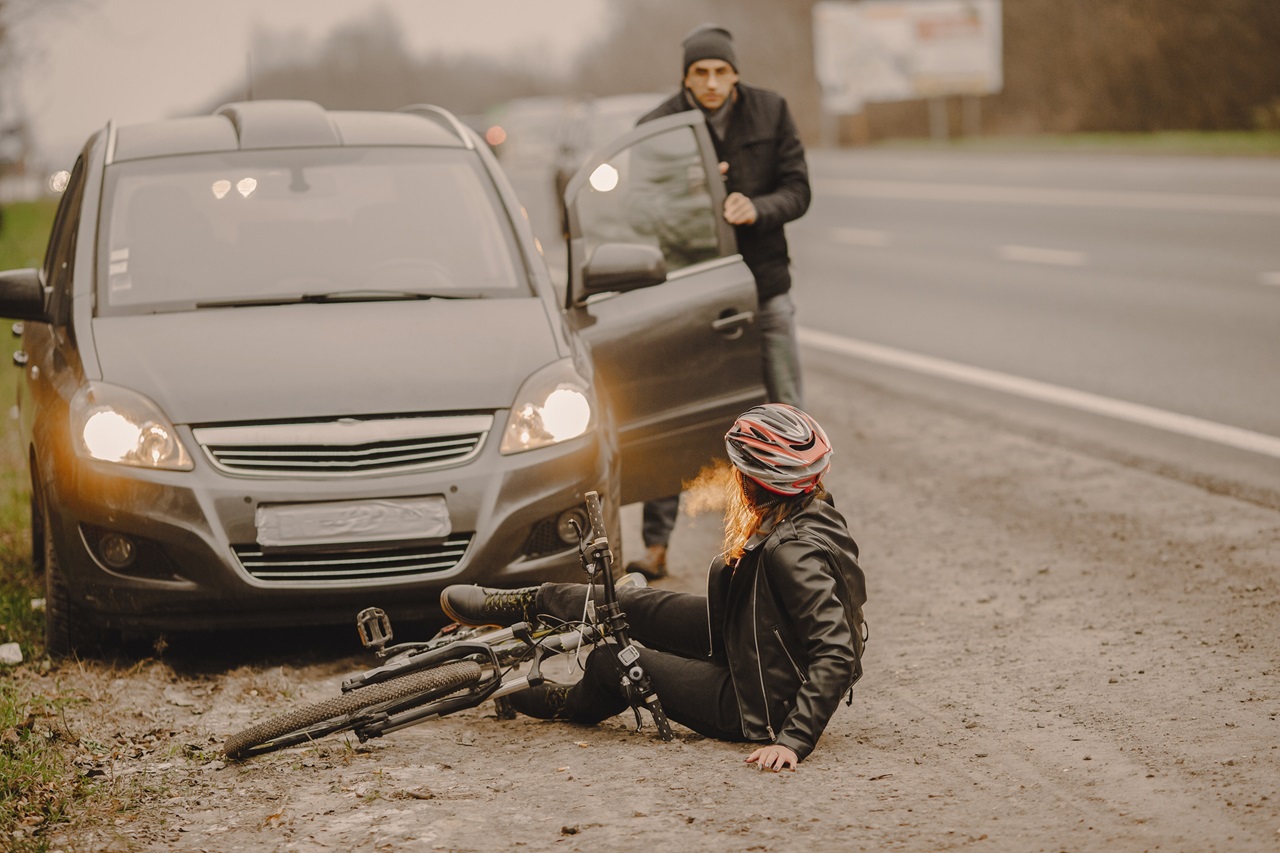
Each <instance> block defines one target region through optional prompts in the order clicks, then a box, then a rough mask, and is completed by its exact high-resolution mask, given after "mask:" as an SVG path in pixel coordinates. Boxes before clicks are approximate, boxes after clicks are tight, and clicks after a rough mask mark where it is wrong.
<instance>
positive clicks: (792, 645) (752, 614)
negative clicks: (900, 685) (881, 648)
mask: <svg viewBox="0 0 1280 853" xmlns="http://www.w3.org/2000/svg"><path fill="white" fill-rule="evenodd" d="M857 557H858V545H857V543H856V542H854V540H853V537H852V536H851V535H850V534H849V529H848V527H847V526H846V524H845V520H844V517H843V516H842V515H841V514H840V513H839V512H838V511H837V510H836V508H835V506H833V505H832V504H831V503H830V500H829V499H821V498H820V499H815V500H813V501H812V502H811V503H810V504H809V505H808V506H806V507H804V508H803V509H802V510H800V511H799V512H796V513H793V514H792V516H791V517H789V518H786V519H784V520H783V521H782V522H780V523H779V524H778V525H776V526H775V527H774V529H773V530H772V531H768V532H767V533H758V534H756V535H755V536H754V537H752V539H751V541H750V542H748V544H747V553H746V554H745V555H744V556H743V557H742V559H741V560H739V561H738V564H737V566H736V567H733V566H723V567H717V568H713V569H712V571H711V572H710V573H709V576H708V583H707V618H708V621H709V625H708V629H709V631H710V634H711V637H712V656H713V657H715V658H718V659H721V660H723V661H725V662H726V663H727V664H728V666H729V671H730V674H731V675H732V679H733V687H734V691H735V693H736V694H737V698H738V709H739V711H740V713H741V715H742V729H743V731H742V733H743V736H744V737H746V738H747V739H748V740H755V741H765V740H767V741H772V742H774V743H778V744H781V745H783V746H785V747H787V748H789V749H791V750H792V751H793V752H795V754H796V756H797V757H799V758H800V759H801V760H804V758H805V756H807V755H808V754H809V753H810V752H812V751H813V748H814V746H815V745H816V744H817V742H818V738H819V737H820V736H821V735H822V732H823V730H824V729H825V728H826V727H827V722H828V721H829V720H830V719H831V715H832V714H833V713H835V710H836V707H837V706H838V705H839V704H840V700H841V698H842V697H843V696H844V694H845V692H846V691H847V690H848V689H849V687H850V686H852V684H853V682H854V681H856V680H857V679H858V677H860V676H861V674H862V665H861V662H860V658H861V656H862V642H863V635H862V606H863V604H865V603H866V600H867V589H866V580H865V578H864V576H863V573H862V569H861V568H860V567H859V566H858V559H857Z"/></svg>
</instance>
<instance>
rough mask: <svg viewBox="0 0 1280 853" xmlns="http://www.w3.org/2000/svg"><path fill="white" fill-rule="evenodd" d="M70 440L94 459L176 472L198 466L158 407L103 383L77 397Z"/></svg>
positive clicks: (83, 452) (137, 394) (84, 389)
mask: <svg viewBox="0 0 1280 853" xmlns="http://www.w3.org/2000/svg"><path fill="white" fill-rule="evenodd" d="M71 440H72V442H73V444H74V445H75V448H76V453H78V454H79V455H81V456H87V457H89V458H90V459H101V460H102V461H104V462H119V463H120V464H122V465H137V466H140V467H143V468H166V469H169V470H171V471H190V470H191V469H192V468H194V467H195V466H194V465H193V464H192V462H191V457H190V456H188V455H187V451H186V449H185V448H184V447H183V446H182V442H181V441H180V440H179V439H178V431H177V430H175V429H174V428H173V424H171V423H170V422H169V419H168V418H166V417H165V416H164V413H163V412H161V411H160V407H159V406H157V405H156V404H155V403H153V402H151V401H150V400H148V399H147V398H146V397H144V396H142V395H141V394H139V393H137V392H136V391H130V390H129V389H127V388H120V387H118V386H115V385H107V384H106V383H104V382H92V383H90V384H89V386H88V387H87V388H82V389H81V390H80V391H79V392H78V393H77V394H76V395H75V397H73V398H72V400H71Z"/></svg>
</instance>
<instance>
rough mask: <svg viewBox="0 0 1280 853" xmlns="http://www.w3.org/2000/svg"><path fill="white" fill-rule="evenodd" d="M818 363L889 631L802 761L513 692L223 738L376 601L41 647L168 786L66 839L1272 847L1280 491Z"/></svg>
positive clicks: (414, 844)
mask: <svg viewBox="0 0 1280 853" xmlns="http://www.w3.org/2000/svg"><path fill="white" fill-rule="evenodd" d="M808 381H809V384H810V390H809V393H810V398H811V399H812V400H814V401H817V402H814V403H813V404H812V406H811V409H812V411H813V412H814V414H815V415H816V416H817V417H818V418H819V419H820V420H821V421H822V422H823V423H824V424H825V425H827V426H828V428H829V430H830V432H831V433H832V440H833V442H834V444H835V446H836V448H837V454H838V455H837V460H836V465H835V468H834V469H833V473H832V476H831V480H830V485H831V488H832V491H833V493H834V494H835V495H836V497H837V501H838V504H839V505H840V507H841V508H842V509H843V510H844V511H845V513H846V515H847V516H848V518H849V519H850V522H851V525H852V526H853V529H854V531H855V535H856V536H857V538H858V541H859V543H860V544H861V546H862V549H863V565H864V567H865V569H866V572H867V577H868V581H869V587H870V603H869V604H868V607H867V611H866V612H867V617H868V619H869V622H870V627H871V641H870V643H869V644H868V647H867V657H866V660H865V667H866V677H865V678H864V680H863V682H862V683H861V684H860V685H859V686H858V687H857V688H856V690H855V697H854V703H853V705H852V707H845V706H843V705H842V706H841V708H840V710H839V711H838V712H837V714H836V716H835V718H834V720H833V721H832V723H831V725H830V727H829V728H828V730H827V732H826V734H825V736H824V737H823V739H822V741H821V743H820V744H819V745H818V748H817V750H816V751H815V752H814V753H813V755H812V756H811V757H810V758H809V759H808V760H807V761H806V762H804V764H803V765H801V767H800V769H799V771H798V772H796V773H782V774H776V775H775V774H770V773H760V772H758V771H754V770H751V769H747V768H746V767H745V766H744V765H743V758H745V756H746V753H747V751H746V749H744V748H743V747H742V746H741V745H735V744H723V743H718V742H715V741H710V740H706V739H703V738H700V737H697V736H695V735H693V734H692V733H690V732H688V731H687V730H681V731H680V734H679V737H678V739H677V741H676V742H675V743H673V744H669V745H664V744H662V743H660V742H659V741H657V740H656V738H655V737H654V736H653V733H652V729H649V730H646V731H644V732H641V733H639V734H636V733H634V732H633V731H632V730H631V726H630V722H631V721H630V716H629V715H627V716H625V717H618V718H616V719H614V720H612V721H610V722H608V723H607V724H605V725H602V726H599V727H596V728H584V727H576V726H570V725H565V724H554V723H545V722H538V721H534V720H530V719H527V718H518V719H515V720H512V721H500V720H497V719H496V718H495V717H494V714H493V709H492V705H488V706H486V707H483V708H481V709H477V710H475V711H471V712H466V713H462V714H459V715H456V716H454V717H450V718H447V719H444V720H440V721H435V722H432V723H428V724H425V725H421V726H417V727H415V728H412V729H408V730H406V731H402V732H398V733H395V734H393V735H389V736H387V737H386V738H383V739H381V740H379V741H373V742H370V743H368V744H365V745H360V744H358V743H356V742H355V741H354V740H351V741H344V740H342V739H339V738H331V739H329V740H330V741H331V742H328V743H322V744H319V745H317V746H314V747H308V748H294V749H290V750H286V751H284V752H282V753H277V754H274V755H270V756H264V757H260V758H256V759H251V760H249V761H246V762H243V763H235V762H227V761H225V760H223V759H222V758H221V757H220V756H219V754H218V749H219V745H220V743H221V742H222V740H223V739H224V738H225V737H226V735H228V734H229V733H231V732H233V731H235V730H238V729H240V728H242V727H244V726H246V725H248V724H249V723H251V722H253V721H255V720H258V719H260V718H262V717H263V716H265V715H268V714H272V713H275V712H278V711H280V710H282V709H284V708H285V707H287V706H289V705H291V704H298V703H301V702H309V701H314V700H317V699H320V698H324V697H326V696H329V695H333V694H334V693H336V692H337V690H338V685H339V683H340V681H341V680H342V678H343V677H344V676H345V675H346V674H348V673H350V672H352V671H355V670H357V669H360V668H363V667H364V666H365V665H366V663H367V661H366V659H365V658H363V657H360V656H355V655H353V653H354V652H356V651H358V645H357V644H356V642H355V637H354V632H353V631H352V632H348V633H344V634H343V636H342V637H341V638H339V639H337V640H335V639H334V638H333V637H326V638H320V639H316V640H315V643H316V644H320V645H319V646H318V647H317V648H306V647H303V646H302V645H300V644H299V643H298V642H297V641H295V643H294V644H293V645H291V646H289V647H281V648H278V649H275V650H272V651H271V652H270V653H269V654H267V655H262V654H250V653H246V652H243V651H241V652H235V651H224V652H222V653H220V654H212V653H210V652H209V650H208V648H207V647H203V646H200V645H197V646H196V647H194V648H193V647H190V646H187V647H179V646H175V647H173V648H171V649H170V650H168V652H166V653H165V654H164V656H163V657H162V658H161V659H160V661H154V662H145V663H142V664H139V665H137V666H135V667H133V668H130V669H124V668H120V667H110V666H106V665H102V664H83V665H80V666H72V665H64V666H60V667H57V668H55V669H54V670H52V671H50V672H48V673H45V674H39V673H38V671H37V669H36V668H34V667H31V666H28V667H24V668H23V669H22V670H21V672H20V675H19V677H22V678H29V679H34V680H36V681H38V682H41V683H43V684H45V685H47V686H52V685H53V684H54V683H55V682H56V683H59V684H61V685H63V686H64V687H71V688H73V689H75V690H76V691H78V692H79V693H81V694H82V695H83V696H85V697H87V698H88V699H90V700H91V701H90V702H88V703H87V704H82V705H78V706H75V707H71V708H68V709H67V711H66V716H65V719H63V720H59V721H56V726H57V727H58V728H59V729H60V730H61V731H63V732H65V733H66V736H67V737H69V738H71V739H72V740H73V742H74V739H75V738H79V739H80V741H79V742H80V744H81V746H80V749H81V750H82V752H83V754H84V769H85V771H86V772H90V773H95V774H101V775H102V776H103V778H104V779H106V780H108V781H111V780H115V781H116V783H117V784H125V783H128V782H130V781H131V780H132V781H138V780H143V782H144V785H145V787H146V788H148V789H149V790H150V793H149V794H148V795H147V796H146V798H145V804H144V805H143V807H142V808H141V809H139V810H136V811H130V812H127V813H122V814H119V815H117V816H114V818H113V819H112V820H111V821H110V822H109V823H108V825H105V826H102V825H97V826H93V825H87V824H86V822H85V821H77V822H74V823H73V824H72V825H71V827H69V828H67V829H63V830H60V831H59V832H58V833H57V834H56V835H55V836H54V849H61V850H64V851H79V850H111V851H117V850H118V851H144V850H145V851H151V850H191V851H195V850H206V851H234V850H255V851H256V850H269V851H288V850H360V851H380V850H450V851H454V850H458V851H464V850H476V851H480V850H484V851H488V850H507V849H529V850H544V849H559V850H582V851H588V850H603V849H612V850H655V851H656V850H677V849H698V850H762V851H790V850H805V851H828V850H832V851H834V850H842V851H843V850H851V849H867V850H913V851H935V850H956V849H972V850H1018V851H1036V850H1046V851H1057V850H1105V851H1121V853H1124V851H1145V850H1176V851H1214V850H1217V851H1233V853H1234V851H1253V850H1257V851H1274V850H1277V849H1280V719H1278V716H1280V679H1278V675H1280V635H1278V634H1277V632H1276V630H1275V626H1276V624H1277V623H1278V622H1280V590H1278V586H1277V585H1278V583H1280V577H1278V573H1277V569H1278V568H1280V512H1277V511H1276V510H1274V509H1269V508H1265V507H1261V506H1258V505H1257V504H1253V503H1248V502H1245V501H1241V500H1237V499H1234V498H1231V497H1226V496H1222V495H1216V494H1210V493H1208V492H1206V491H1203V490H1201V489H1199V488H1197V487H1195V486H1192V485H1188V484H1186V483H1183V482H1179V481H1177V480H1173V479H1167V478H1164V477H1160V476H1157V475H1154V474H1150V473H1146V472H1144V471H1141V470H1136V469H1134V468H1130V467H1126V466H1124V465H1122V464H1118V463H1116V462H1114V461H1108V460H1106V459H1103V458H1099V457H1096V456H1094V455H1091V454H1089V453H1085V452H1081V451H1079V450H1076V449H1070V448H1067V447H1064V446H1060V445H1057V444H1054V443H1050V442H1047V441H1046V440H1044V439H1040V438H1035V437H1031V436H1029V435H1024V434H1021V433H1019V432H1017V431H1013V430H1006V429H1003V428H1002V427H1001V426H1000V425H999V424H993V423H991V422H990V421H989V420H975V419H973V418H969V417H966V416H964V415H963V413H961V412H958V411H948V410H946V409H943V408H939V407H938V406H936V405H935V404H932V403H926V402H924V401H923V400H921V399H917V398H911V397H907V396H903V395H901V394H898V393H895V392H894V391H892V390H890V389H888V388H886V387H882V386H879V385H876V384H872V383H869V382H867V381H864V380H862V379H860V378H859V377H858V376H857V374H855V373H846V372H842V370H841V369H837V368H831V367H829V366H817V367H814V368H813V369H811V370H810V372H809V374H808ZM629 518H630V519H631V520H632V522H634V518H635V517H634V513H633V514H632V515H631V516H629ZM719 533H720V531H719V527H718V524H717V522H716V519H714V518H712V517H710V516H700V517H695V518H683V519H682V522H681V526H680V528H679V529H678V530H677V533H676V538H675V540H674V542H673V552H672V559H673V563H674V575H675V576H674V578H673V579H672V580H669V581H665V582H664V583H665V584H666V585H668V586H671V587H673V588H683V589H690V590H697V589H700V587H701V584H702V582H703V577H704V572H705V567H706V561H707V560H709V559H710V558H711V556H712V555H713V554H715V553H716V552H717V550H718V548H717V541H718V537H719ZM626 535H627V536H628V537H629V538H628V541H629V542H631V543H632V544H633V545H635V544H638V538H639V537H638V535H637V531H636V530H628V531H627V532H626ZM352 605H353V611H354V609H356V608H357V607H358V606H360V605H361V602H352ZM308 642H310V641H308ZM42 724H43V723H42ZM49 724H50V725H55V723H52V722H51V723H49ZM86 744H87V745H86ZM0 846H3V845H2V844H0Z"/></svg>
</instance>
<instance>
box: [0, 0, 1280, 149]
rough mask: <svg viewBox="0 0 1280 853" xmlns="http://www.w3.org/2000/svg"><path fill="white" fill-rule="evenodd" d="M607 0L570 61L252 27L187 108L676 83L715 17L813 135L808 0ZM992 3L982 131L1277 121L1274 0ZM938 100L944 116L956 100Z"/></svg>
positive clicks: (380, 15) (372, 32) (904, 114)
mask: <svg viewBox="0 0 1280 853" xmlns="http://www.w3.org/2000/svg"><path fill="white" fill-rule="evenodd" d="M41 2H43V3H48V2H71V3H74V2H75V0H0V59H3V55H4V49H5V46H6V45H5V43H4V38H3V36H4V29H3V26H4V20H5V18H6V17H7V14H6V13H12V12H14V11H16V10H20V9H22V8H23V7H24V6H30V5H32V4H39V3H41ZM608 2H609V3H610V5H611V22H612V24H611V26H610V27H609V28H608V30H607V31H604V32H601V33H599V36H598V38H595V39H593V40H591V41H590V42H589V46H588V47H587V48H586V49H585V50H584V51H583V52H582V53H581V54H580V55H579V56H577V57H575V58H573V61H572V63H571V66H570V67H571V68H572V69H573V70H572V71H571V72H569V73H568V74H565V73H563V72H560V73H554V72H553V71H551V70H550V69H539V68H530V67H528V65H527V62H526V64H521V63H518V62H517V61H516V60H515V59H509V60H503V59H501V58H492V57H480V56H474V57H468V58H458V57H456V56H453V55H448V54H432V55H427V56H421V55H415V54H414V53H413V52H412V51H411V50H410V49H409V48H408V46H407V45H406V42H405V40H404V38H403V36H402V26H401V25H400V23H399V22H398V21H397V20H396V18H395V17H394V15H393V14H392V13H391V12H390V11H388V10H387V9H386V8H383V7H377V8H375V10H374V11H372V12H370V13H368V14H366V15H365V16H364V17H359V18H355V19H352V20H351V21H349V22H348V23H347V24H346V25H344V26H342V27H340V28H339V29H337V30H335V31H334V32H332V33H331V34H329V35H328V36H327V37H326V38H325V39H323V40H321V41H320V42H319V43H315V42H308V41H307V40H306V39H303V38H301V37H300V36H299V35H298V34H296V33H286V32H272V31H270V30H262V31H259V32H257V33H255V35H254V39H253V48H252V84H251V85H252V91H251V92H250V91H249V89H248V87H247V85H246V83H244V82H238V83H237V84H233V85H230V86H228V88H227V90H225V91H224V92H222V93H220V94H219V96H218V97H216V98H212V99H210V101H209V102H207V103H204V104H192V105H191V107H192V111H193V112H207V111H209V110H212V109H213V108H215V107H217V106H218V105H220V104H222V103H225V102H227V101H233V100H242V99H244V98H246V97H249V96H251V97H254V98H281V97H289V98H294V97H297V98H308V99H312V100H315V101H318V102H320V103H321V104H324V105H325V106H327V107H330V108H335V109H343V108H375V109H377V108H388V109H394V108H397V107H400V106H404V105H406V104H410V103H418V102H424V101H426V102H432V103H437V104H440V105H442V106H445V107H447V108H449V109H451V110H453V111H455V112H457V113H459V114H464V115H470V114H477V113H481V112H483V111H485V110H486V109H488V108H491V107H494V106H497V105H499V104H501V103H502V102H504V101H507V100H510V99H512V98H518V97H523V96H530V95H548V94H576V95H587V94H596V95H606V94H616V93H623V92H649V91H668V90H669V91H675V89H676V87H677V86H678V85H679V82H680V78H681V69H680V57H681V51H680V39H681V37H682V36H683V35H684V33H685V32H687V31H688V30H689V29H690V28H691V27H693V26H694V25H696V24H698V23H700V22H703V21H715V22H717V23H720V24H723V25H724V26H727V27H728V28H729V29H730V30H731V31H732V32H733V33H734V36H735V39H736V41H737V51H738V60H739V65H740V71H741V73H742V77H743V79H744V80H745V81H746V82H748V83H753V84H755V85H760V86H765V87H768V88H773V89H776V90H778V91H780V92H782V93H783V94H785V95H786V96H787V98H788V100H789V101H790V102H791V105H792V110H793V112H794V113H795V115H796V119H797V123H798V124H799V125H800V129H801V133H802V135H804V137H805V138H806V139H808V140H810V141H816V140H817V139H818V138H819V134H820V130H821V128H822V117H821V114H820V110H819V103H820V101H819V89H818V83H817V80H816V79H815V77H814V69H813V31H812V25H811V12H812V8H813V5H814V0H770V2H768V3H750V4H748V3H743V2H738V1H737V0H608ZM1003 14H1004V90H1003V91H1002V92H1000V93H998V94H995V95H989V96H985V97H983V98H981V103H980V116H981V126H980V131H981V133H983V134H985V135H1001V134H1019V135H1022V134H1035V133H1071V132H1076V131H1157V130H1251V129H1267V130H1277V129H1280V49H1278V48H1280V0H1212V2H1210V0H1069V2H1064V0H1003ZM575 25H576V23H575V22H574V21H565V22H564V26H565V27H573V26H575ZM563 67H565V63H556V64H555V68H563ZM248 76H249V75H246V77H248ZM949 100H950V101H951V103H950V104H949V108H950V110H951V112H952V113H953V114H954V115H955V116H956V117H957V118H956V119H954V120H953V121H952V122H951V127H952V128H953V129H956V128H959V127H960V124H961V122H960V121H959V120H958V116H959V115H960V111H961V105H960V103H959V99H958V98H952V99H949ZM840 129H841V136H842V138H843V139H844V140H845V141H851V140H854V139H856V140H857V141H864V140H878V139H885V138H902V137H927V136H928V135H929V132H930V128H929V121H928V110H927V109H926V107H925V105H924V104H923V103H921V102H904V103H895V104H872V105H870V106H869V107H868V108H867V110H866V112H865V113H864V114H863V115H861V116H859V117H856V118H854V119H851V118H849V117H845V118H844V119H843V120H842V121H841V122H840Z"/></svg>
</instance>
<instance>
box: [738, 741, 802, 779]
mask: <svg viewBox="0 0 1280 853" xmlns="http://www.w3.org/2000/svg"><path fill="white" fill-rule="evenodd" d="M746 763H747V764H756V765H758V766H759V767H760V769H761V770H772V771H773V772H774V773H777V772H778V771H779V770H781V769H783V768H784V767H786V766H788V765H790V766H791V772H792V773H794V772H796V765H797V764H799V763H800V759H799V758H796V754H795V753H794V752H792V751H791V750H789V749H787V748H786V747H785V746H781V745H780V744H776V743H771V744H769V745H768V746H762V747H760V748H759V749H757V750H756V751H755V752H753V753H751V754H750V755H748V756H747V762H746Z"/></svg>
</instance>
